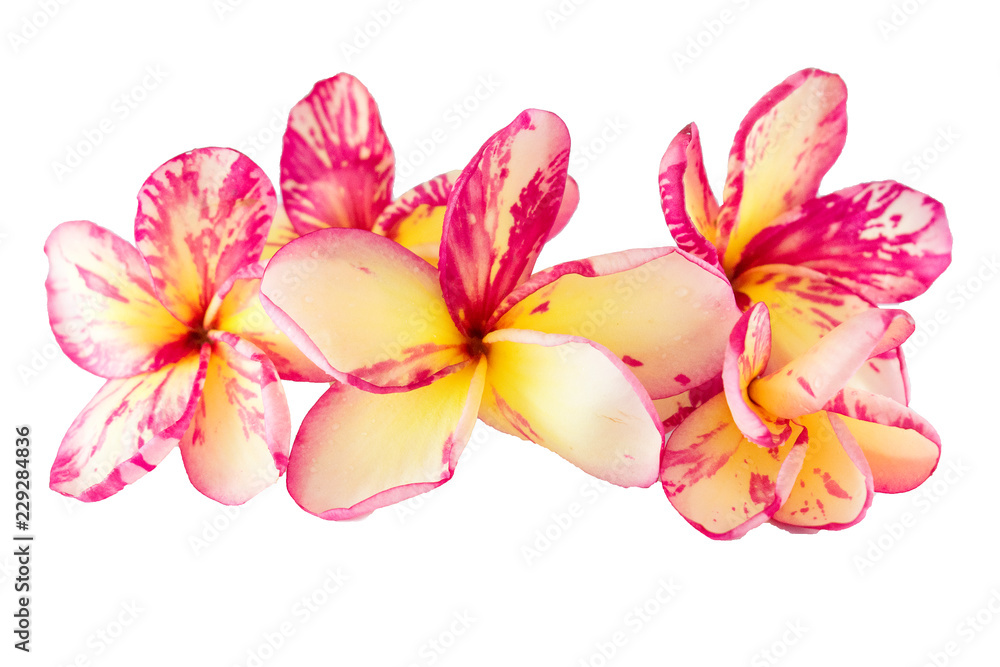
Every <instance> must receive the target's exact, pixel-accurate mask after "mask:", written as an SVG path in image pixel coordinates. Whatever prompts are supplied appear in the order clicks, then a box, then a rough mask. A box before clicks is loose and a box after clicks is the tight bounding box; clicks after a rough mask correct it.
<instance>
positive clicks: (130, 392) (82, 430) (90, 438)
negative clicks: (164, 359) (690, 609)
mask: <svg viewBox="0 0 1000 667" xmlns="http://www.w3.org/2000/svg"><path fill="white" fill-rule="evenodd" d="M209 349H210V348H209V346H208V345H205V346H203V347H202V350H201V353H198V352H191V353H190V354H188V356H186V357H184V358H183V359H181V360H179V361H178V362H177V363H174V364H169V365H166V366H163V367H161V368H159V369H158V370H156V371H152V372H149V373H142V374H140V375H136V376H135V377H130V378H121V379H114V380H108V381H107V382H106V383H105V384H104V386H103V387H101V389H100V391H98V392H97V395H96V396H94V398H93V399H92V400H91V401H90V403H88V404H87V407H85V408H84V409H83V412H81V413H80V416H78V417H77V418H76V420H74V421H73V425H72V426H70V427H69V431H68V432H67V433H66V436H65V437H64V438H63V440H62V443H61V444H60V445H59V453H58V454H56V460H55V463H53V464H52V471H51V473H50V476H49V486H51V488H52V490H53V491H58V492H59V493H61V494H63V495H66V496H71V497H73V498H78V499H80V500H83V501H86V502H91V501H95V500H103V499H104V498H107V497H108V496H110V495H112V494H115V493H117V492H118V491H120V490H122V489H123V488H125V485H126V484H131V483H132V482H134V481H136V480H137V479H139V478H140V477H142V476H143V475H145V474H146V473H147V472H149V471H150V470H152V469H153V468H155V467H156V465H157V464H158V463H159V462H160V461H162V460H163V457H164V456H166V455H167V454H168V453H169V452H170V450H171V449H173V448H174V446H176V445H177V443H178V442H179V441H180V439H181V436H183V435H184V432H185V431H186V430H187V428H188V424H190V422H191V418H192V416H193V415H194V410H195V406H196V405H197V404H198V400H199V398H200V396H201V390H202V385H203V384H204V382H205V372H206V368H207V366H208V358H209Z"/></svg>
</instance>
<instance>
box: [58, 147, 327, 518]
mask: <svg viewBox="0 0 1000 667" xmlns="http://www.w3.org/2000/svg"><path fill="white" fill-rule="evenodd" d="M138 199H139V209H138V213H137V215H136V220H135V239H136V245H135V246H132V245H130V244H129V243H128V242H126V241H125V240H123V239H122V238H120V237H119V236H117V235H115V234H113V233H112V232H110V231H108V230H107V229H104V228H103V227H99V226H97V225H95V224H93V223H91V222H86V221H78V222H67V223H64V224H62V225H60V226H59V227H57V228H56V229H55V230H54V231H53V232H52V234H51V235H50V236H49V238H48V241H47V242H46V244H45V252H46V254H47V255H48V258H49V275H48V279H47V281H46V284H45V285H46V289H47V291H48V310H49V321H50V324H51V326H52V331H53V333H54V334H55V337H56V340H57V341H58V343H59V345H60V347H62V349H63V351H64V352H65V353H66V355H67V356H69V357H70V359H72V360H73V361H74V362H75V363H76V364H77V365H78V366H80V367H81V368H83V369H85V370H87V371H90V372H91V373H94V374H95V375H98V376H100V377H103V378H106V379H107V382H106V383H105V384H104V386H103V387H102V388H101V389H100V391H98V392H97V395H96V396H94V398H93V399H92V400H91V401H90V403H89V404H88V405H87V407H86V408H84V410H83V412H81V413H80V415H79V416H78V417H77V418H76V420H75V421H74V422H73V424H72V426H70V428H69V431H68V432H67V433H66V436H65V438H63V441H62V444H61V445H60V447H59V452H58V454H57V456H56V460H55V463H54V464H53V466H52V472H51V479H50V484H51V487H52V488H53V489H54V490H56V491H58V492H59V493H62V494H64V495H67V496H72V497H75V498H79V499H80V500H84V501H94V500H101V499H103V498H107V497H108V496H110V495H112V494H114V493H116V492H118V491H119V490H121V489H122V488H124V487H125V485H127V484H130V483H132V482H134V481H136V480H137V479H139V478H140V477H142V476H143V475H145V474H146V473H147V472H148V471H150V470H152V469H153V468H154V467H156V465H157V464H158V463H159V462H160V461H161V460H163V457H164V456H166V455H167V453H169V452H170V450H171V449H173V448H174V447H175V446H177V445H179V446H180V450H181V455H182V456H183V459H184V466H185V468H186V469H187V473H188V476H189V477H190V479H191V483H192V484H193V485H194V486H195V488H197V489H198V490H199V491H201V492H202V493H204V494H205V495H206V496H208V497H210V498H213V499H215V500H217V501H219V502H221V503H226V504H238V503H242V502H245V501H246V500H248V499H250V498H252V497H253V496H254V495H255V494H257V493H258V492H259V491H260V490H262V489H263V488H265V487H267V486H268V485H270V484H272V483H273V482H274V481H276V480H277V479H278V477H279V476H280V475H282V474H283V473H284V471H285V467H286V464H287V459H288V448H289V440H290V438H291V425H290V422H289V414H288V406H287V404H286V401H285V395H284V392H283V390H282V387H281V383H280V382H279V381H278V378H279V372H280V373H281V374H282V376H284V377H291V378H295V379H310V378H311V379H315V380H319V379H324V378H327V376H326V374H325V373H322V372H321V371H320V370H319V369H317V368H316V367H315V366H314V365H313V364H312V363H311V362H309V361H308V360H307V359H306V358H305V357H304V356H302V354H301V353H300V352H298V350H296V348H295V347H294V346H293V345H292V344H291V342H290V341H289V340H288V339H287V338H286V337H285V336H283V335H282V334H281V333H280V332H278V331H277V330H276V328H275V326H274V324H273V323H272V322H271V321H270V320H269V319H268V318H267V316H266V314H264V312H263V310H262V309H261V307H260V300H259V298H258V290H257V285H258V284H259V282H260V276H261V274H262V269H261V267H260V264H259V262H258V260H259V258H260V254H261V250H262V249H263V247H264V241H265V239H266V237H267V233H268V228H269V227H270V225H271V220H272V216H273V213H274V208H275V200H276V197H275V192H274V188H273V186H272V185H271V183H270V182H269V181H268V179H267V177H266V176H265V175H264V172H263V171H261V169H260V168H259V167H258V166H257V165H255V164H254V163H253V162H252V161H251V160H250V159H249V158H247V157H246V156H244V155H242V154H240V153H238V152H236V151H234V150H230V149H227V148H204V149H199V150H194V151H191V152H189V153H185V154H183V155H180V156H178V157H176V158H174V159H172V160H170V161H169V162H167V163H165V164H164V165H162V166H161V167H160V168H159V169H157V170H156V171H155V172H153V174H152V175H151V176H150V177H149V178H148V179H147V180H146V182H145V183H144V184H143V186H142V189H141V190H140V191H139V196H138Z"/></svg>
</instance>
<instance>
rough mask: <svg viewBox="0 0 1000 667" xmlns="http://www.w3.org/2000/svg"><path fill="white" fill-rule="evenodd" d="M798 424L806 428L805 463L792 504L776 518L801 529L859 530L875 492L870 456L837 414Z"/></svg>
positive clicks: (810, 417)
mask: <svg viewBox="0 0 1000 667" xmlns="http://www.w3.org/2000/svg"><path fill="white" fill-rule="evenodd" d="M796 421H797V422H799V423H800V424H801V425H802V426H803V427H804V428H805V433H804V440H805V441H806V442H807V446H806V453H805V460H804V461H803V462H802V471H801V472H800V473H799V475H798V477H797V478H796V480H795V484H793V485H792V492H791V493H790V494H789V496H788V500H786V501H785V503H784V504H783V505H782V506H781V508H780V509H779V510H778V511H777V512H775V513H774V516H773V517H772V519H773V520H774V521H777V522H778V523H783V524H786V525H789V526H798V527H801V528H824V529H827V530H840V529H841V528H848V527H850V526H853V525H854V524H856V523H857V522H858V521H861V519H863V518H864V516H865V512H867V511H868V507H869V506H870V505H871V503H872V497H873V496H874V493H875V489H874V484H873V482H872V472H871V469H870V468H869V467H868V462H867V461H865V457H864V454H862V452H861V449H860V448H859V447H858V443H857V442H856V441H855V440H854V436H853V435H851V432H850V431H849V430H848V429H847V426H845V425H844V422H843V420H841V419H840V418H839V417H838V416H837V415H834V414H828V413H826V412H817V413H813V414H811V415H805V416H803V417H800V418H799V419H797V420H796Z"/></svg>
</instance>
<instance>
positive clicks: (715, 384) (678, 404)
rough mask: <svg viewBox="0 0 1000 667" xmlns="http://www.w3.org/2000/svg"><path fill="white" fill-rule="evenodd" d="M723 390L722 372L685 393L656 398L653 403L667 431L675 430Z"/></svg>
mask: <svg viewBox="0 0 1000 667" xmlns="http://www.w3.org/2000/svg"><path fill="white" fill-rule="evenodd" d="M722 391H723V385H722V374H721V373H720V374H718V375H716V376H715V377H713V378H712V379H710V380H708V381H707V382H703V383H702V384H700V385H698V386H697V387H693V388H691V389H688V390H687V391H685V392H683V393H680V394H676V395H674V396H669V397H667V398H658V399H654V400H653V405H655V406H656V413H657V414H658V415H659V416H660V421H661V422H663V430H664V431H666V432H667V433H669V432H670V431H672V430H674V429H675V428H677V427H678V426H679V425H680V423H681V422H682V421H684V420H685V419H686V418H687V416H688V415H689V414H691V413H692V412H694V411H695V410H697V409H698V408H700V407H701V406H702V405H704V404H705V403H707V402H708V401H709V400H710V399H712V398H715V395H716V394H721V393H722Z"/></svg>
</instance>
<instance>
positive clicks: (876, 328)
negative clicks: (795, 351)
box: [750, 308, 914, 419]
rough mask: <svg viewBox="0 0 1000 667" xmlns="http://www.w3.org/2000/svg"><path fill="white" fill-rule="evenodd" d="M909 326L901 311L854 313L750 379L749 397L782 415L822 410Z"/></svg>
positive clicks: (898, 340)
mask: <svg viewBox="0 0 1000 667" xmlns="http://www.w3.org/2000/svg"><path fill="white" fill-rule="evenodd" d="M913 329H914V324H913V318H912V317H910V316H909V315H908V314H907V313H906V312H905V311H902V310H881V309H878V308H873V309H871V310H867V311H865V312H863V313H859V314H858V315H855V316H854V317H852V318H851V319H849V320H848V321H846V322H844V323H843V324H841V325H839V326H837V327H836V328H834V329H833V331H831V332H829V333H828V334H826V335H825V336H823V337H822V338H821V339H820V340H819V341H818V342H817V343H816V344H815V345H813V346H812V347H811V348H809V350H808V351H806V352H805V353H804V354H802V355H801V356H800V357H798V358H797V359H794V360H792V361H790V362H788V363H787V364H785V365H784V366H782V367H781V368H780V369H778V370H776V371H775V372H773V373H771V374H769V375H767V376H765V377H762V378H759V379H758V380H756V381H754V382H753V383H752V384H751V385H750V396H751V398H753V400H754V401H755V402H756V403H757V404H758V405H760V406H762V407H764V408H765V409H766V410H768V411H770V412H771V413H772V414H775V415H777V416H779V417H784V418H786V419H792V418H794V417H798V416H800V415H804V414H808V413H810V412H816V411H817V410H822V409H823V405H824V404H826V402H827V401H829V400H830V399H831V398H833V397H834V396H835V395H836V394H837V392H839V391H840V390H841V389H843V388H844V386H845V384H846V383H847V381H848V380H849V379H850V378H851V376H853V375H854V374H855V373H857V372H858V370H859V369H861V367H862V366H863V365H864V363H865V362H866V361H868V359H870V358H871V357H873V356H876V355H879V354H882V353H883V352H886V351H887V350H894V349H896V348H897V347H899V345H900V343H902V342H903V341H904V340H906V338H907V337H909V335H910V334H911V333H913Z"/></svg>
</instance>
